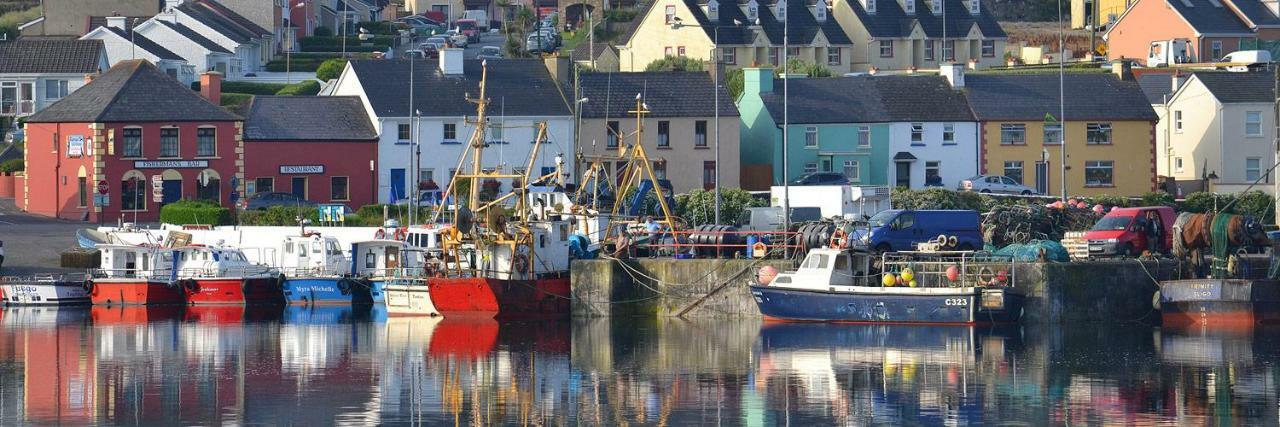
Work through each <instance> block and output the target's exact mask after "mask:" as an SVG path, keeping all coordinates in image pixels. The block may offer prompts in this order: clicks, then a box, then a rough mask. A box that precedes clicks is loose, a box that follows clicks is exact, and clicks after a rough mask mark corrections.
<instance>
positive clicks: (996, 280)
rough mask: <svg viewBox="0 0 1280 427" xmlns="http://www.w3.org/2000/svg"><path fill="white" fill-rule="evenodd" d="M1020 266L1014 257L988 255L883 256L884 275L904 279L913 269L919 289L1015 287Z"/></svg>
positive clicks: (914, 254) (881, 257)
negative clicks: (953, 277) (903, 275)
mask: <svg viewBox="0 0 1280 427" xmlns="http://www.w3.org/2000/svg"><path fill="white" fill-rule="evenodd" d="M1017 264H1018V262H1017V260H1016V259H1015V258H1013V257H1009V256H999V255H993V254H991V253H987V252H970V251H941V252H886V253H884V254H881V255H880V266H881V267H880V269H881V271H882V274H893V275H895V276H898V277H901V276H902V273H903V272H905V271H907V270H908V269H910V271H911V274H912V276H914V277H912V279H914V280H915V281H916V283H917V287H924V288H955V287H986V286H1008V287H1013V286H1015V285H1016V283H1017V274H1018V273H1017V272H1018V269H1017ZM952 267H955V270H954V275H955V280H952V279H951V277H949V276H950V275H951V274H952V273H951V270H952ZM902 286H909V284H907V283H904V284H902Z"/></svg>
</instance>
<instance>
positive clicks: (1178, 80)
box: [1169, 73, 1188, 93]
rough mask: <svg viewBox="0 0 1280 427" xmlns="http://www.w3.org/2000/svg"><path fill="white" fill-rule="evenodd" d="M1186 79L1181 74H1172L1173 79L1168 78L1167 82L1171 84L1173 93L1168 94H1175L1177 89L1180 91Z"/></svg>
mask: <svg viewBox="0 0 1280 427" xmlns="http://www.w3.org/2000/svg"><path fill="white" fill-rule="evenodd" d="M1187 78H1188V76H1185V75H1183V74H1182V73H1173V77H1170V78H1169V80H1170V81H1172V82H1173V91H1171V92H1169V93H1173V92H1177V91H1178V89H1181V88H1182V85H1184V84H1186V83H1187Z"/></svg>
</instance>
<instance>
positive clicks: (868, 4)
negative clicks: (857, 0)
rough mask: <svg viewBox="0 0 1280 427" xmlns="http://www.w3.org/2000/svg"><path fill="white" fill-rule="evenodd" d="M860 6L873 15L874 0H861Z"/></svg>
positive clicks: (874, 12)
mask: <svg viewBox="0 0 1280 427" xmlns="http://www.w3.org/2000/svg"><path fill="white" fill-rule="evenodd" d="M862 8H863V9H866V11H867V13H870V14H872V15H875V14H876V0H862Z"/></svg>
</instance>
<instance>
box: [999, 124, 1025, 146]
mask: <svg viewBox="0 0 1280 427" xmlns="http://www.w3.org/2000/svg"><path fill="white" fill-rule="evenodd" d="M1006 132H1021V133H1022V140H1021V141H1018V140H1014V139H1012V138H1010V139H1009V140H1007V141H1006V140H1005V133H1006ZM1000 145H1027V124H1026V123H1005V124H1002V125H1000Z"/></svg>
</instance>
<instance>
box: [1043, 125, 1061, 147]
mask: <svg viewBox="0 0 1280 427" xmlns="http://www.w3.org/2000/svg"><path fill="white" fill-rule="evenodd" d="M1049 132H1053V133H1054V136H1052V137H1051V136H1050V135H1049ZM1040 137H1041V138H1044V140H1043V141H1040V143H1042V144H1044V145H1062V123H1046V124H1045V125H1044V129H1043V132H1041V136H1040Z"/></svg>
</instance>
